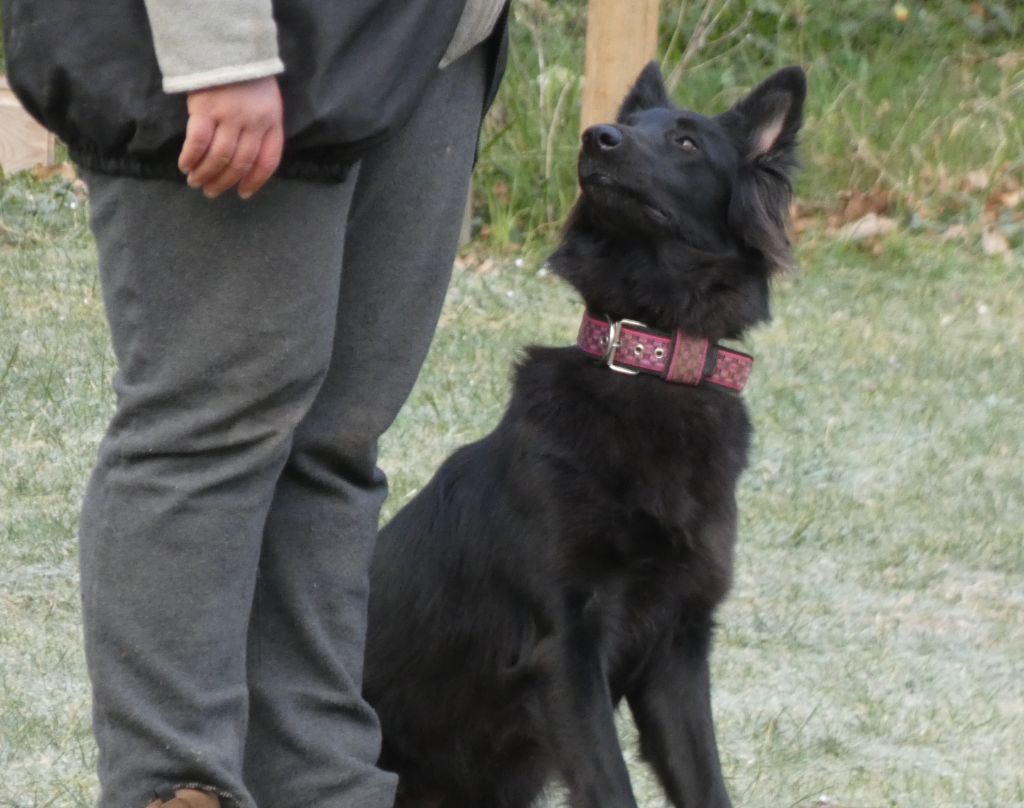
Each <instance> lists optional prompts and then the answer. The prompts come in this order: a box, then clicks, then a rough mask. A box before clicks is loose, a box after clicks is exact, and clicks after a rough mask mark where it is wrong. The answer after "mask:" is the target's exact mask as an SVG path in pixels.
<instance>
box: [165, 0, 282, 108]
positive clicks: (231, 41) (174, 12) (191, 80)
mask: <svg viewBox="0 0 1024 808" xmlns="http://www.w3.org/2000/svg"><path fill="white" fill-rule="evenodd" d="M145 4H146V12H147V14H148V15H149V25H150V28H151V29H152V31H153V44H154V46H155V49H156V57H157V62H158V63H159V65H160V72H161V73H162V74H163V88H164V92H166V93H181V92H187V91H189V90H199V89H202V88H205V87H214V86H217V85H219V84H231V83H232V82H236V81H247V80H249V79H258V78H263V77H264V76H273V75H275V74H277V73H281V72H283V71H284V64H283V62H282V61H281V59H280V56H279V55H278V49H277V26H276V25H275V23H274V15H273V7H272V5H271V0H145Z"/></svg>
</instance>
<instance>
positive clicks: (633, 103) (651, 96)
mask: <svg viewBox="0 0 1024 808" xmlns="http://www.w3.org/2000/svg"><path fill="white" fill-rule="evenodd" d="M670 106H672V99H670V98H669V96H668V89H667V88H666V87H665V79H664V78H663V77H662V75H661V68H660V67H658V63H657V62H655V61H650V62H648V63H647V66H646V67H645V68H644V69H643V70H641V71H640V76H639V78H637V80H636V84H634V85H633V87H632V89H631V90H630V91H629V94H628V95H627V96H626V100H625V101H623V102H622V106H621V107H620V108H619V115H618V119H617V120H619V121H624V120H625V119H626V118H627V117H629V116H630V115H632V114H633V113H634V112H640V111H641V110H644V109H654V108H655V107H670Z"/></svg>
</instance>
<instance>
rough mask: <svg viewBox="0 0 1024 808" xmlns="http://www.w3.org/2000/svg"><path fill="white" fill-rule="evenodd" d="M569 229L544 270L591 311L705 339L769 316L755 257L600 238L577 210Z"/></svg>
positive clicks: (734, 332) (739, 331) (763, 275)
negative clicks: (564, 283) (559, 279)
mask: <svg viewBox="0 0 1024 808" xmlns="http://www.w3.org/2000/svg"><path fill="white" fill-rule="evenodd" d="M568 231H569V232H570V233H571V235H572V238H567V239H566V240H565V241H564V242H563V244H562V245H561V246H560V247H559V248H558V249H557V250H556V251H555V253H554V254H553V255H552V256H551V258H550V260H549V264H550V266H551V268H552V269H553V270H554V271H555V273H556V274H558V275H559V276H560V277H562V278H564V279H565V280H566V281H568V282H569V283H570V284H572V285H573V286H574V287H575V288H576V290H577V291H578V292H579V293H580V295H581V296H582V297H583V300H584V302H585V304H586V306H587V308H588V309H589V310H590V311H592V312H594V313H597V314H601V315H606V316H608V317H611V318H612V319H613V320H620V319H623V318H628V319H632V320H639V321H640V322H642V323H645V324H646V325H649V326H651V327H652V328H656V329H659V330H663V331H667V332H672V331H675V330H677V329H682V330H683V331H684V332H686V333H687V334H691V335H694V336H700V337H706V338H707V339H709V340H711V341H717V340H720V339H730V338H731V339H735V338H738V337H741V336H742V335H743V333H744V332H745V331H746V330H747V329H749V328H750V327H751V326H754V325H756V324H757V323H760V322H765V321H767V320H768V319H769V318H770V310H769V298H768V275H769V272H768V271H767V269H766V267H765V266H764V259H763V258H762V257H761V256H760V255H758V254H757V253H754V252H752V251H747V252H743V253H739V252H724V253H711V252H705V251H701V250H697V249H695V248H694V247H692V246H690V245H688V244H686V243H685V242H684V241H682V240H666V239H645V238H639V237H634V238H622V237H614V236H611V237H609V236H605V235H599V234H598V231H597V230H596V229H595V228H593V227H592V226H590V223H589V221H588V216H587V212H586V210H585V207H584V206H582V205H581V206H580V207H579V208H577V210H576V211H575V213H574V214H573V216H572V218H571V220H570V223H569V226H568Z"/></svg>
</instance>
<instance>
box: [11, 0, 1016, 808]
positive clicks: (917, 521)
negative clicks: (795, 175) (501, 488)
mask: <svg viewBox="0 0 1024 808" xmlns="http://www.w3.org/2000/svg"><path fill="white" fill-rule="evenodd" d="M664 5H665V8H666V20H665V26H664V28H665V43H664V50H665V51H666V53H668V54H669V57H670V58H669V63H670V64H671V62H672V60H673V59H678V58H680V57H681V55H682V52H683V45H684V44H685V38H684V40H683V44H680V43H679V42H678V41H677V40H678V37H673V32H674V31H675V30H676V29H677V28H678V27H679V26H680V25H682V30H690V29H691V28H692V27H693V25H694V24H695V20H696V19H697V18H698V17H699V14H700V6H701V4H680V3H674V4H673V3H671V2H666V3H665V4H664ZM830 5H831V6H834V8H833V9H832V14H833V15H834V16H835V17H836V19H822V16H824V17H829V15H828V14H825V15H818V16H815V14H813V13H812V12H811V10H810V8H809V6H810V4H807V3H805V2H792V3H779V2H774V0H757V2H749V3H747V2H737V3H735V4H732V5H731V6H730V8H729V9H727V11H726V12H725V13H724V15H723V16H722V18H721V26H722V28H721V30H720V33H721V32H723V31H727V30H729V27H730V26H733V25H742V26H744V28H742V29H741V34H742V36H738V37H736V38H734V39H732V40H729V39H726V40H722V41H721V42H719V43H718V44H714V42H712V44H709V45H708V48H707V49H706V50H705V51H704V52H702V53H701V54H698V56H697V57H695V58H694V61H693V62H692V64H691V68H690V70H689V72H688V74H687V76H686V78H685V80H684V81H682V82H681V84H680V85H679V87H678V88H677V95H678V96H679V97H680V98H681V99H682V100H684V101H685V102H686V103H688V104H692V105H694V106H698V107H699V108H701V109H711V110H714V109H720V108H722V106H723V105H725V104H728V103H730V101H731V99H732V98H734V97H735V95H736V92H737V90H738V88H741V87H743V86H749V84H750V83H751V82H752V81H753V80H755V79H756V78H757V77H760V76H761V75H763V74H765V73H766V72H767V71H768V70H770V69H771V68H772V67H776V66H780V65H781V64H784V63H786V62H788V61H798V62H800V63H802V64H806V65H808V66H809V68H810V77H811V87H812V93H811V98H810V102H809V110H808V121H807V135H806V137H805V148H804V153H805V164H806V170H805V172H804V175H803V178H802V179H801V182H800V186H799V189H798V190H799V196H800V200H799V205H798V206H797V208H796V210H795V213H796V224H797V230H798V233H799V236H798V241H799V244H798V250H797V253H798V258H799V261H800V268H799V269H798V270H796V271H794V272H792V273H790V274H789V275H787V276H785V277H783V278H781V279H780V280H779V281H778V282H777V284H776V286H775V318H774V322H773V323H772V324H771V325H768V326H765V327H763V328H761V329H759V330H757V331H756V332H755V333H754V334H752V335H751V337H750V338H749V340H748V342H747V343H746V345H745V348H746V349H747V350H749V351H751V352H752V353H754V354H755V356H756V357H757V364H756V366H755V371H754V375H753V377H752V380H751V383H750V385H749V386H748V388H747V392H745V393H744V396H745V398H746V400H747V402H748V405H749V407H750V409H751V411H752V415H753V420H754V422H755V425H756V428H757V437H756V441H755V446H754V452H753V458H752V462H751V466H750V468H749V470H748V471H747V473H746V475H745V477H744V478H743V480H742V484H741V494H740V499H741V503H740V504H741V513H742V525H741V539H740V546H739V553H738V558H737V577H736V583H735V587H734V590H733V593H732V596H731V598H730V600H729V601H728V602H727V604H726V605H725V607H724V609H723V610H722V613H721V615H720V618H721V619H720V624H721V625H720V631H719V635H718V642H717V647H716V651H715V656H714V674H715V690H714V702H715V712H716V716H717V723H718V731H719V741H720V745H721V749H722V754H723V762H724V766H725V770H726V775H727V777H728V780H729V784H730V789H731V792H732V794H733V797H734V801H735V803H736V805H737V806H738V808H740V807H742V808H789V807H790V806H792V807H793V808H811V807H812V806H836V807H839V806H841V808H889V807H891V808H988V807H990V806H991V807H992V808H995V807H996V806H998V807H999V808H1007V806H1024V766H1022V765H1021V749H1024V417H1022V413H1024V257H1022V253H1024V249H1022V248H1024V201H1022V190H1021V189H1022V183H1024V158H1022V155H1024V112H1022V110H1024V46H1022V45H1021V40H1020V38H1019V37H1020V35H1021V34H1022V33H1024V19H1022V18H1024V11H1021V10H1018V6H1017V5H1014V4H1011V3H1009V2H1006V3H997V2H996V3H985V4H982V3H973V4H971V3H956V2H952V0H937V1H936V2H935V3H918V4H915V3H907V4H906V10H907V15H906V18H904V17H903V14H902V12H901V13H900V14H899V15H895V14H894V9H893V7H892V6H890V5H889V4H887V3H886V4H876V3H866V4H865V3H853V2H851V0H835V2H834V3H833V4H830ZM897 5H900V4H897ZM517 8H518V13H519V21H518V22H517V27H516V29H515V34H516V49H515V50H514V52H513V60H512V65H511V69H510V74H509V82H508V85H507V87H506V90H505V95H504V100H503V101H502V102H501V103H500V104H499V106H498V108H497V109H496V110H495V114H494V116H492V118H491V120H490V122H489V123H488V127H487V131H486V134H485V141H484V149H483V153H482V159H481V164H480V171H479V181H478V185H477V203H476V207H475V216H476V223H475V225H476V226H475V230H474V232H475V238H474V241H473V242H472V243H471V244H470V245H468V246H467V248H466V250H465V252H464V254H463V256H462V257H461V258H460V261H459V264H458V266H457V269H456V272H455V277H454V281H453V284H452V288H451V290H450V293H449V296H448V301H447V304H446V308H445V311H444V314H443V316H442V322H441V326H440V329H439V331H438V335H437V339H436V341H435V344H434V347H433V349H432V352H431V355H430V357H429V359H428V363H427V365H426V367H425V369H424V372H423V374H422V377H421V379H420V382H419V384H418V386H417V388H416V390H415V392H414V394H413V397H412V398H411V400H410V401H409V403H408V405H407V406H406V407H405V409H404V410H403V412H402V415H401V416H400V418H399V421H398V422H397V423H396V425H395V427H394V428H393V430H392V431H391V432H390V434H389V435H388V436H387V438H386V440H385V445H384V449H383V453H382V461H381V463H382V465H383V467H384V468H385V469H386V470H387V471H388V473H389V475H390V478H391V482H392V496H391V499H390V500H389V502H388V504H387V506H386V515H387V514H390V513H393V512H394V510H395V509H396V508H397V507H398V506H399V505H400V504H401V503H402V502H403V501H404V500H406V499H407V498H408V497H409V496H411V494H412V493H413V492H414V491H415V490H416V489H417V487H418V486H420V485H422V484H423V483H424V482H425V480H426V478H427V477H428V476H429V474H430V472H431V470H432V469H433V468H434V467H436V466H437V464H438V463H439V462H440V461H441V460H442V459H443V458H444V457H445V455H446V454H447V453H448V452H449V451H451V450H452V449H453V448H454V447H456V446H458V445H459V444H460V443H462V442H465V441H467V440H470V439H472V438H475V437H477V436H479V435H481V434H482V433H484V432H485V431H487V430H489V429H490V428H491V427H492V426H493V425H494V423H495V422H496V420H497V418H498V417H499V414H500V412H501V410H502V406H503V401H504V398H505V395H506V392H507V386H508V379H509V368H510V366H511V365H512V363H513V362H514V361H515V360H516V357H517V356H518V355H519V353H520V351H521V349H522V347H523V346H524V345H526V344H529V343H534V342H539V343H548V344H567V343H569V342H571V341H572V339H573V338H574V335H575V329H576V326H577V324H578V322H579V319H578V318H579V315H580V306H579V303H578V301H577V300H576V298H575V296H574V294H573V293H572V292H571V290H569V289H567V288H566V287H565V286H564V285H562V284H561V283H560V282H559V281H557V279H555V278H553V277H552V276H551V275H550V274H549V273H548V272H547V271H546V270H545V269H544V267H543V257H544V254H545V252H546V250H547V249H548V248H549V247H550V245H551V242H552V239H553V238H554V236H555V234H556V232H557V224H556V223H557V220H558V219H559V218H560V217H561V216H562V215H564V212H565V210H566V207H567V205H568V204H569V202H571V199H572V195H573V193H574V191H573V188H572V160H573V152H574V150H575V145H574V144H575V140H576V135H575V132H574V131H573V123H572V121H571V120H570V116H569V112H568V110H572V109H573V107H574V103H575V99H576V98H577V95H578V75H577V72H576V71H577V70H578V66H579V65H578V60H579V59H580V57H581V54H582V51H581V49H580V47H579V40H580V37H581V36H582V31H581V28H580V20H581V9H582V8H583V4H582V3H581V2H578V0H565V2H564V3H562V4H554V3H547V2H542V0H521V2H520V4H519V6H518V7H517ZM675 9H679V10H680V11H682V12H685V13H684V14H682V15H681V16H679V17H677V16H676V11H675ZM744 9H746V10H747V11H749V12H750V13H749V14H747V13H746V12H744ZM854 9H860V11H859V12H858V13H857V15H855V14H854V12H853V10H854ZM979 9H980V10H979ZM1007 9H1010V11H1007ZM843 12H850V14H848V15H847V16H846V17H844V16H843ZM958 15H959V16H958ZM680 20H682V23H680V22H679V21H680ZM915 26H916V27H915ZM1014 26H1016V27H1014ZM1015 37H1016V38H1015ZM712 40H713V37H712ZM740 43H742V45H741V44H740ZM769 45H774V47H775V50H770V49H769ZM541 53H543V63H540V62H539V61H538V60H539V59H540V56H539V54H541ZM563 93H564V98H563V99H562V102H561V103H560V104H559V101H558V98H559V97H560V96H562V94H563ZM538 188H539V189H540V190H539V191H538ZM86 211H87V200H86V199H85V197H84V195H83V194H82V192H81V189H80V188H79V187H77V186H76V185H74V184H72V183H69V182H68V180H67V179H66V178H61V177H59V176H58V177H56V178H51V179H47V180H45V181H42V180H39V179H33V178H31V177H25V176H22V177H17V178H13V179H3V180H0V808H42V807H43V806H52V807H53V808H82V807H84V806H88V805H90V804H92V801H93V800H94V792H95V780H94V775H93V765H94V758H95V749H94V746H93V742H92V738H91V735H90V733H89V696H88V686H87V681H86V675H85V670H84V661H83V659H82V653H81V647H80V646H81V642H80V631H81V629H80V621H79V612H78V590H77V562H76V546H75V532H76V525H77V518H78V514H77V511H78V505H79V500H80V497H81V494H82V491H83V488H84V485H85V480H86V477H87V475H88V473H89V469H90V466H91V463H92V460H93V457H94V453H95V450H96V447H97V444H98V442H99V439H100V437H101V435H102V431H103V429H104V427H105V422H106V419H107V418H108V417H109V415H110V413H111V410H112V393H111V388H110V380H111V376H112V374H113V371H114V363H113V358H112V356H111V354H110V349H109V346H108V341H107V334H106V325H105V322H104V315H103V311H102V303H101V299H100V290H99V287H98V282H97V277H96V267H95V258H94V255H93V249H92V244H91V240H90V237H89V235H88V232H87V227H86V221H85V215H86ZM870 229H874V230H876V231H878V234H876V235H869V234H868V230H870ZM621 728H622V735H623V739H624V743H625V744H626V746H627V749H628V750H629V751H628V754H629V756H630V759H631V766H632V770H633V773H634V778H635V781H636V785H637V790H638V792H639V793H641V794H642V797H643V798H642V800H641V802H642V805H643V806H644V808H661V806H663V804H664V803H663V801H662V799H661V797H660V796H659V792H658V789H657V787H656V785H655V784H654V783H653V782H652V781H651V779H650V778H649V777H648V776H647V774H646V771H645V769H644V766H643V765H642V764H641V763H639V762H637V761H636V754H635V752H634V751H633V749H634V744H633V740H632V730H631V726H630V722H629V720H628V716H626V715H623V716H622V726H621ZM559 801H560V795H559V794H558V792H557V789H556V790H555V791H554V793H553V794H552V796H551V800H550V802H551V804H552V805H556V804H558V803H559Z"/></svg>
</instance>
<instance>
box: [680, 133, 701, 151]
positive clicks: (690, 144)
mask: <svg viewBox="0 0 1024 808" xmlns="http://www.w3.org/2000/svg"><path fill="white" fill-rule="evenodd" d="M676 143H677V144H678V146H679V148H681V149H682V150H683V151H688V152H693V151H697V141H695V140H694V139H693V138H692V137H690V136H689V135H680V136H679V137H677V138H676Z"/></svg>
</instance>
